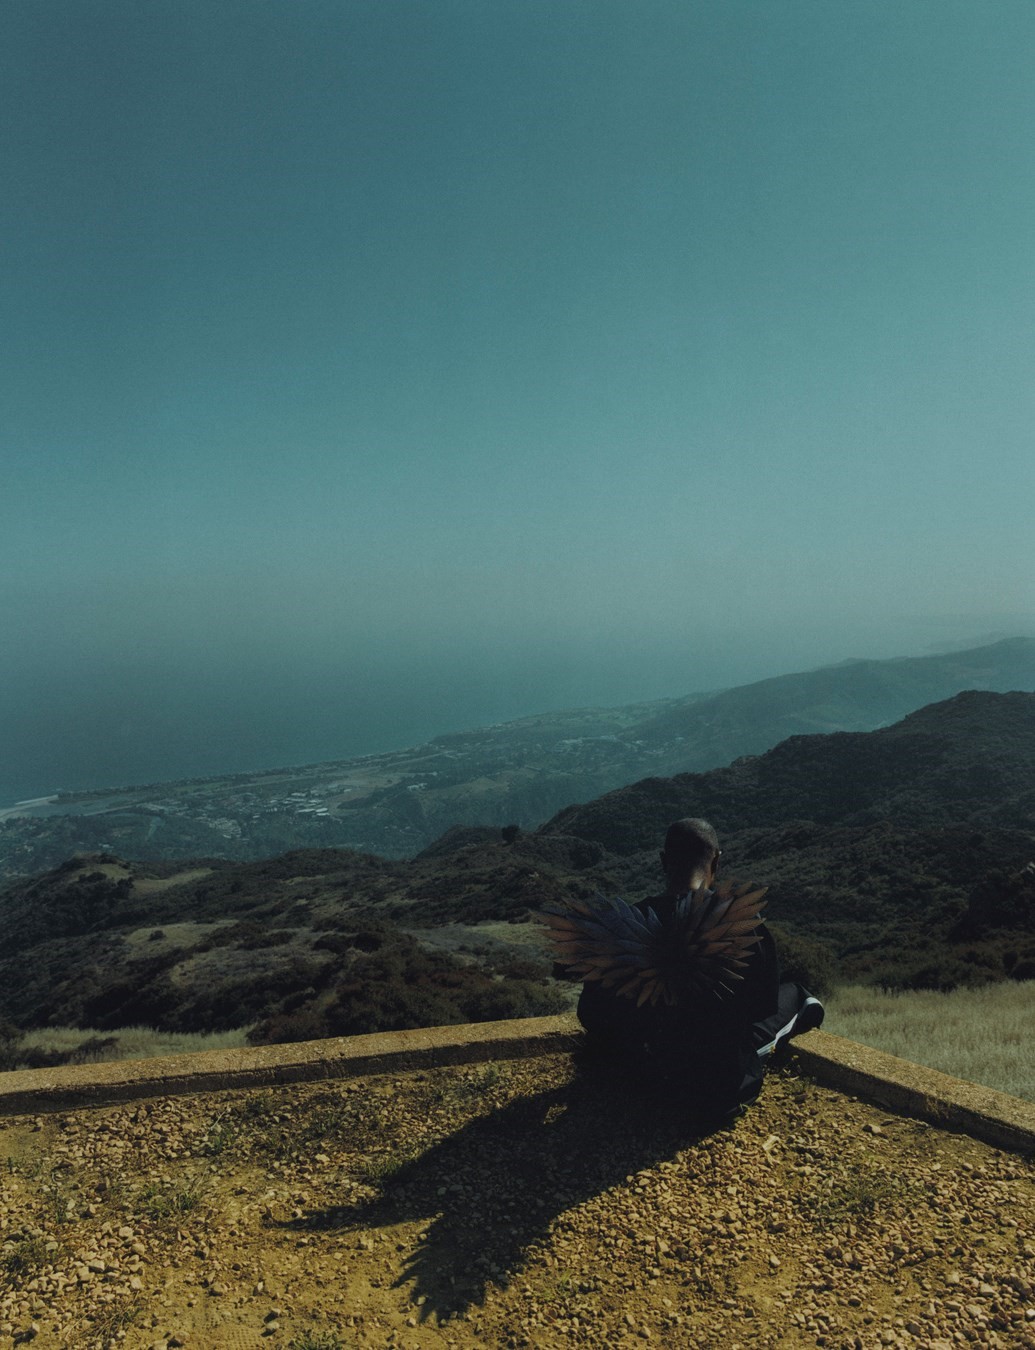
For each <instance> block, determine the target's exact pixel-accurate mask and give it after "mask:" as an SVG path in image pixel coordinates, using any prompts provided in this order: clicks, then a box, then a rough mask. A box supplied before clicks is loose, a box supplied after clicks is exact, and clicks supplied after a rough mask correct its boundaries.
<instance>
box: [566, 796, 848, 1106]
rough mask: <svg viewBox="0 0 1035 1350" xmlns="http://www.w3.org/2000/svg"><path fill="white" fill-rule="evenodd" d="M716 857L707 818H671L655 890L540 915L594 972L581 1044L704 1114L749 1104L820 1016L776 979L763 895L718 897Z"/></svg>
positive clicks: (578, 962) (810, 1001)
mask: <svg viewBox="0 0 1035 1350" xmlns="http://www.w3.org/2000/svg"><path fill="white" fill-rule="evenodd" d="M719 857H720V849H719V841H718V839H717V837H716V834H715V831H714V829H713V828H712V827H711V825H709V824H708V822H707V821H705V820H696V819H685V820H677V821H676V822H675V823H674V824H672V825H670V826H669V829H668V832H667V834H666V836H665V847H664V849H663V850H662V853H661V865H662V868H663V870H664V873H665V889H664V891H663V892H662V893H661V895H657V896H654V897H652V898H651V899H648V900H642V901H640V903H639V904H637V905H635V906H632V907H627V906H624V904H623V902H621V901H611V902H604V903H605V905H606V907H605V908H603V909H600V910H597V911H595V912H594V911H592V907H587V908H584V909H583V910H582V911H581V915H582V916H583V917H582V918H579V917H578V916H573V915H572V913H571V911H570V910H569V911H568V912H567V914H566V916H561V917H556V915H557V912H556V911H555V918H554V919H551V917H550V915H549V913H548V914H547V915H546V917H547V921H548V922H551V923H552V925H553V927H554V928H555V933H554V936H555V940H558V939H559V945H560V946H561V947H562V950H566V952H567V956H568V961H569V964H573V965H574V966H575V968H576V969H577V970H579V972H580V973H582V974H586V975H588V976H589V978H587V979H586V982H585V984H584V986H583V990H582V995H581V997H580V999H579V1005H578V1016H579V1020H580V1021H581V1023H582V1025H583V1026H584V1027H585V1029H586V1032H587V1046H588V1048H589V1049H590V1050H591V1051H593V1052H596V1053H598V1054H600V1055H601V1056H603V1057H605V1058H609V1059H611V1060H613V1061H616V1062H617V1063H619V1064H624V1065H625V1066H626V1067H627V1068H631V1069H634V1070H635V1071H636V1072H637V1073H638V1074H643V1073H646V1074H647V1076H648V1077H649V1078H651V1079H653V1080H654V1081H655V1082H656V1083H657V1085H658V1086H659V1087H660V1088H662V1089H663V1090H664V1091H665V1092H666V1093H668V1094H671V1095H673V1096H676V1097H678V1098H679V1099H681V1100H685V1101H687V1102H688V1103H692V1104H693V1105H694V1106H695V1107H696V1108H697V1109H698V1110H699V1111H700V1112H701V1113H702V1114H706V1115H725V1114H728V1113H735V1112H736V1111H737V1110H738V1109H739V1108H740V1107H742V1106H744V1105H746V1104H748V1103H749V1102H752V1101H754V1100H755V1098H756V1097H757V1096H758V1093H759V1090H760V1089H761V1086H762V1078H763V1075H764V1073H765V1069H766V1066H767V1065H768V1064H769V1063H770V1062H771V1060H772V1056H773V1055H774V1053H777V1052H778V1051H780V1050H781V1048H783V1047H785V1046H786V1044H787V1042H788V1041H789V1040H790V1038H791V1037H792V1036H795V1035H798V1034H799V1033H800V1032H803V1031H808V1030H809V1029H810V1028H812V1027H816V1026H819V1024H820V1022H822V1020H823V1006H822V1004H821V1003H820V1002H819V1000H818V999H816V998H814V997H813V996H812V995H811V994H809V992H808V991H807V990H806V989H805V988H803V986H802V985H800V984H797V983H791V982H785V983H781V981H780V971H779V964H778V961H777V957H776V947H775V944H774V942H773V937H772V934H771V933H770V932H769V930H768V929H767V928H766V926H765V923H764V921H763V920H762V919H761V917H760V916H759V915H758V913H757V909H758V906H757V903H755V902H756V901H757V899H758V898H759V897H760V895H761V892H759V891H756V892H752V893H750V894H748V893H747V890H741V891H739V892H733V891H726V890H725V888H720V890H719V892H717V893H716V892H713V890H712V888H713V887H714V885H715V878H716V873H717V870H718V864H719ZM618 907H621V908H620V909H619V908H618ZM630 909H631V910H633V911H635V915H634V914H632V913H630ZM637 916H638V917H637ZM565 925H567V927H566V928H565ZM558 928H560V929H561V930H562V931H561V932H560V933H558V931H557V930H558ZM590 930H592V932H591V931H590ZM616 931H617V932H618V938H619V940H618V941H617V942H616V941H615V938H614V935H615V932H616ZM565 933H567V934H568V936H567V937H565ZM572 933H574V934H575V936H574V937H572V936H571V934H572ZM601 933H602V934H603V936H601ZM587 934H589V936H587ZM609 941H610V942H611V944H612V947H613V948H614V949H615V951H616V953H617V955H616V957H615V960H616V962H617V964H615V965H612V966H608V964H607V960H608V956H607V953H608V942H609ZM637 942H642V952H643V954H642V956H641V955H640V953H639V952H637V951H636V943H637ZM573 944H574V945H573ZM630 952H632V953H633V955H632V956H630ZM716 952H718V955H716V954H715V953H716ZM573 954H574V956H575V961H574V962H572V961H571V957H572V955H573ZM702 968H707V969H706V973H705V974H704V975H702V974H701V971H702ZM631 969H634V970H635V973H634V978H632V979H629V978H627V977H628V976H629V972H630V970H631ZM716 970H718V972H719V974H718V975H717V976H716V975H715V973H714V972H715V971H716ZM658 971H660V972H661V974H660V976H657V975H656V972H658ZM709 972H710V973H709ZM659 980H660V983H659Z"/></svg>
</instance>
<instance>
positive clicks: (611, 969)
mask: <svg viewBox="0 0 1035 1350" xmlns="http://www.w3.org/2000/svg"><path fill="white" fill-rule="evenodd" d="M764 894H765V887H761V888H759V887H752V886H740V887H737V886H735V885H734V884H733V883H732V882H724V883H723V884H722V885H721V886H718V887H716V889H715V890H709V889H707V888H706V887H701V888H700V889H699V890H696V891H691V892H689V894H687V895H685V896H683V897H682V898H681V899H679V900H678V901H677V902H676V905H675V910H674V912H673V914H672V916H671V917H670V918H668V919H665V920H662V919H660V918H659V917H658V915H657V913H656V912H655V911H654V910H653V909H650V908H648V909H647V910H646V911H645V912H641V911H640V910H639V909H635V908H634V907H633V906H632V905H629V904H627V903H626V902H625V901H624V900H621V899H619V898H618V897H617V896H615V897H607V896H602V895H598V896H595V897H594V898H593V899H592V900H561V901H557V902H556V903H554V904H551V905H547V906H545V907H544V908H543V909H542V910H541V911H540V914H539V917H540V918H541V919H542V921H543V922H544V923H545V924H546V925H547V926H548V928H549V936H550V938H551V941H552V942H553V946H554V951H555V955H556V959H557V960H558V962H560V963H561V964H562V965H564V966H567V967H568V970H569V972H570V973H571V974H572V975H577V976H579V977H581V978H582V979H584V980H598V981H599V982H600V983H601V984H602V985H603V986H604V988H612V989H614V991H615V993H617V994H621V995H623V996H624V997H626V998H631V999H635V1001H636V1003H637V1004H638V1005H639V1004H643V1003H650V1004H652V1005H654V1004H657V1003H659V1002H664V1003H667V1004H674V1003H678V1002H679V1000H680V999H681V998H683V997H686V996H689V995H691V994H695V993H698V992H702V991H704V992H707V991H711V992H714V993H716V994H719V995H721V994H722V993H723V992H732V986H733V983H734V982H735V981H737V980H740V979H743V976H742V975H741V974H740V971H741V970H742V969H743V968H744V966H745V965H746V964H747V960H748V957H749V956H750V954H751V948H752V947H753V946H754V945H755V944H756V943H757V942H759V941H760V939H761V934H760V932H759V927H760V925H761V922H762V916H761V911H762V909H764V908H765V901H764V900H762V896H763V895H764Z"/></svg>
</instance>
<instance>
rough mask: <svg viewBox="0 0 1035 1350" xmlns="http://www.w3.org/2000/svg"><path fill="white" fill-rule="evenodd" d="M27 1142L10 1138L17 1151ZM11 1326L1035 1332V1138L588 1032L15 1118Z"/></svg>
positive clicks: (314, 1337) (438, 1342) (529, 1342)
mask: <svg viewBox="0 0 1035 1350" xmlns="http://www.w3.org/2000/svg"><path fill="white" fill-rule="evenodd" d="M5 1159H6V1162H4V1160H5ZM0 1165H2V1167H3V1171H2V1184H0V1243H2V1251H0V1350H7V1347H8V1346H11V1345H14V1344H18V1345H21V1344H31V1345H32V1346H33V1350H45V1348H47V1350H49V1348H50V1347H61V1350H66V1348H67V1350H78V1348H79V1347H83V1348H84V1350H85V1348H86V1347H109V1346H112V1347H126V1350H143V1348H145V1347H162V1350H175V1348H176V1347H179V1346H184V1347H190V1350H221V1348H222V1347H226V1348H227V1350H236V1348H237V1347H242V1348H245V1347H248V1348H251V1347H260V1346H265V1345H269V1346H271V1347H276V1346H280V1347H284V1348H285V1350H286V1348H288V1347H291V1348H292V1350H335V1348H337V1347H353V1346H385V1347H389V1346H390V1347H394V1348H395V1350H424V1348H425V1347H455V1348H456V1350H468V1348H469V1347H475V1346H479V1347H480V1346H487V1347H495V1346H501V1347H506V1348H507V1350H519V1348H520V1350H524V1348H525V1347H533V1346H534V1347H540V1346H542V1347H554V1346H589V1347H600V1348H601V1350H604V1347H614V1348H615V1350H617V1348H618V1347H637V1348H639V1350H642V1347H643V1346H644V1345H645V1344H646V1345H654V1346H672V1347H677V1346H678V1347H690V1348H691V1350H697V1348H698V1347H701V1348H702V1350H710V1348H711V1347H715V1350H737V1348H738V1347H744V1348H745V1350H746V1347H756V1346H757V1347H761V1346H828V1347H853V1348H859V1350H861V1348H862V1347H866V1348H869V1347H885V1346H910V1347H914V1346H915V1347H930V1348H931V1350H934V1348H936V1347H937V1348H938V1350H943V1348H945V1347H954V1346H957V1345H961V1346H962V1345H973V1346H983V1345H989V1346H1003V1347H1035V1166H1033V1164H1032V1161H1031V1160H1030V1159H1023V1158H1020V1157H1017V1156H1014V1155H1011V1154H1006V1153H1001V1152H998V1151H997V1150H995V1149H992V1148H989V1147H987V1146H985V1145H983V1144H980V1143H977V1142H975V1141H974V1140H971V1139H969V1138H967V1137H965V1136H961V1135H953V1134H948V1133H945V1132H942V1131H939V1130H937V1129H933V1128H931V1127H929V1126H927V1125H924V1124H922V1123H919V1122H917V1121H913V1120H909V1119H905V1118H901V1117H898V1116H893V1115H889V1114H888V1113H887V1112H884V1111H882V1110H879V1109H876V1108H874V1107H871V1106H868V1105H865V1104H862V1103H860V1102H857V1101H855V1100H852V1099H850V1098H845V1097H842V1096H840V1095H838V1094H836V1093H834V1092H831V1091H827V1090H826V1089H823V1088H820V1087H817V1086H816V1085H814V1084H813V1083H811V1082H809V1081H807V1080H804V1079H800V1078H798V1077H796V1076H795V1075H794V1073H793V1071H784V1072H783V1073H781V1074H777V1075H774V1076H773V1077H772V1078H771V1080H770V1081H769V1082H768V1083H767V1084H766V1088H765V1091H764V1093H763V1096H762V1099H761V1100H760V1102H759V1103H758V1104H757V1105H756V1106H755V1107H753V1108H752V1109H751V1111H750V1112H749V1113H748V1114H747V1115H746V1116H745V1117H743V1118H742V1119H741V1120H739V1121H738V1122H737V1123H736V1125H735V1126H733V1127H732V1128H728V1129H726V1130H723V1131H720V1132H717V1133H714V1134H711V1135H707V1136H703V1137H702V1136H701V1134H700V1132H699V1131H696V1132H695V1131H694V1129H693V1128H692V1127H690V1126H689V1125H688V1123H687V1121H686V1118H685V1113H684V1112H682V1111H680V1110H677V1109H675V1108H673V1107H671V1106H668V1105H665V1104H664V1103H658V1102H646V1101H644V1100H643V1099H642V1098H641V1097H640V1096H639V1094H637V1093H634V1092H632V1091H630V1090H629V1089H628V1086H626V1087H623V1086H622V1085H615V1084H613V1083H610V1082H602V1081H600V1080H599V1079H595V1078H593V1077H586V1076H585V1075H580V1074H576V1073H575V1072H574V1071H573V1068H572V1063H571V1060H570V1057H567V1056H555V1057H549V1058H545V1059H539V1060H535V1061H516V1062H505V1063H499V1064H490V1065H479V1066H475V1067H465V1068H452V1069H438V1070H434V1071H431V1072H427V1073H414V1074H407V1075H399V1076H394V1077H381V1078H369V1079H364V1080H358V1081H350V1082H344V1083H336V1084H326V1083H324V1084H318V1085H304V1086H298V1087H288V1088H276V1089H272V1090H262V1091H239V1092H228V1093H215V1094H206V1095H202V1096H198V1097H193V1098H187V1097H179V1098H161V1099H155V1100H152V1101H149V1102H144V1103H140V1104H133V1105H129V1106H123V1107H118V1108H108V1109H104V1110H91V1111H80V1112H76V1113H71V1114H65V1115H59V1116H53V1117H39V1118H36V1119H32V1118H17V1119H11V1120H8V1121H6V1122H0Z"/></svg>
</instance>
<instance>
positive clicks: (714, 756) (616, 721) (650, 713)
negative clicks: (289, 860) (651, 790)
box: [0, 637, 1035, 877]
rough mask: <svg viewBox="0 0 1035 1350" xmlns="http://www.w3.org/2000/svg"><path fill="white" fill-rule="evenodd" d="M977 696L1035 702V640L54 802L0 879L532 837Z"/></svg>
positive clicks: (22, 824) (41, 809) (19, 840)
mask: <svg viewBox="0 0 1035 1350" xmlns="http://www.w3.org/2000/svg"><path fill="white" fill-rule="evenodd" d="M975 687H983V688H992V689H996V690H998V691H1000V692H1002V691H1005V690H1006V689H1012V688H1021V689H1035V639H1032V638H1024V637H1020V638H1008V639H1003V640H1001V641H999V642H996V643H993V644H989V645H987V646H983V647H978V648H973V649H968V650H966V651H962V652H951V653H942V654H937V655H932V656H922V657H897V658H894V659H891V660H882V661H874V660H866V659H858V660H852V661H849V662H841V663H839V664H838V665H836V666H827V667H820V668H819V669H817V670H813V671H805V672H799V673H797V674H791V675H779V676H773V677H771V678H769V679H767V680H762V681H756V682H755V683H753V684H750V685H741V686H737V687H735V688H732V689H728V690H721V691H718V692H712V693H698V694H691V695H687V696H685V697H683V698H678V699H663V700H658V701H655V702H650V703H637V704H627V705H623V706H622V707H618V708H611V709H568V710H566V711H565V712H561V713H551V714H540V715H535V716H531V717H527V718H521V719H517V720H515V721H513V722H507V723H501V724H497V725H496V726H494V727H488V728H480V729H478V728H476V729H474V730H472V731H468V732H454V733H449V734H446V735H444V736H440V737H436V738H435V739H434V740H433V741H430V742H428V743H427V744H426V745H423V746H418V747H415V748H414V749H412V750H408V751H394V752H391V753H388V754H385V755H382V756H377V755H372V756H371V755H368V756H363V757H361V758H360V759H356V760H342V761H328V762H327V763H325V764H319V765H312V766H307V767H302V768H295V769H292V768H287V769H277V770H273V769H270V770H264V771H262V772H261V773H257V774H252V775H241V774H234V775H228V776H227V777H226V778H216V779H198V780H186V781H184V782H181V783H178V784H177V783H171V784H150V785H147V786H145V787H141V788H137V789H128V788H122V789H111V790H104V791H98V792H94V793H79V794H63V795H61V797H60V798H59V799H58V800H49V801H43V802H39V803H36V804H35V805H31V806H30V807H28V808H26V809H24V810H22V811H21V812H14V811H12V810H11V809H10V808H9V809H8V810H7V811H6V812H0V877H3V876H15V875H31V874H33V873H35V872H38V871H41V870H43V869H44V868H47V867H53V866H56V865H57V864H58V863H60V862H61V861H62V860H63V859H64V858H66V857H68V856H69V855H71V854H72V853H75V852H103V851H105V850H111V851H114V852H117V853H121V854H123V855H125V856H130V857H135V858H139V859H143V860H149V861H163V860H164V861H174V860H177V859H184V858H190V857H198V856H206V857H223V858H228V859H236V860H240V861H247V860H258V859H260V858H262V857H268V856H270V855H271V854H274V853H278V852H282V851H285V850H289V849H293V848H300V847H316V848H324V847H349V848H354V849H358V850H360V851H366V852H373V853H377V854H379V855H381V856H385V857H394V858H402V857H412V856H414V855H416V854H418V853H420V852H421V851H422V850H423V849H425V848H428V847H430V846H431V845H433V844H434V842H435V841H436V840H437V839H438V838H439V837H440V836H441V835H442V834H443V832H444V831H446V830H447V829H449V828H450V827H452V826H454V825H463V826H469V827H474V826H483V827H484V826H495V827H502V826H504V825H510V824H514V825H518V826H520V827H522V828H524V829H533V828H536V827H537V826H539V825H540V824H541V823H542V822H543V821H545V820H547V819H549V818H550V817H551V816H553V815H554V814H555V813H556V812H557V811H559V810H561V809H563V808H565V807H567V806H568V805H569V804H570V803H571V802H575V801H585V800H587V799H589V798H595V797H597V796H599V795H600V794H602V793H606V792H608V791H610V790H612V789H616V788H618V787H621V786H623V785H624V784H628V783H630V782H632V781H634V780H636V779H639V778H642V777H644V776H645V775H654V776H671V775H673V774H678V773H684V772H689V771H695V772H700V771H704V770H707V769H710V768H715V767H719V766H722V765H726V764H728V763H729V762H730V761H731V760H734V759H736V758H738V757H740V756H743V755H746V754H752V755H754V754H759V753H761V752H762V751H764V750H767V749H769V748H770V747H771V746H772V745H774V744H776V743H778V742H779V741H781V740H784V739H786V738H787V737H788V736H789V735H794V734H814V733H815V732H816V731H818V730H822V731H826V732H835V731H865V730H872V729H874V728H876V727H879V726H881V725H884V724H887V723H889V722H894V721H896V720H898V718H900V717H902V716H904V715H905V714H906V713H908V712H910V711H912V710H913V709H914V708H916V707H918V706H920V705H922V704H925V703H931V702H935V701H938V700H939V699H942V698H945V697H948V696H950V695H952V694H955V693H957V692H959V691H960V690H961V689H964V688H975ZM4 816H6V817H7V818H6V819H3V817H4Z"/></svg>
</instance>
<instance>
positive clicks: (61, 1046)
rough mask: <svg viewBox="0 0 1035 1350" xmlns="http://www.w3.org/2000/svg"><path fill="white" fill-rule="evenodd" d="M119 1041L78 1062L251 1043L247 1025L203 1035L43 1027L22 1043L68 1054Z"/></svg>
mask: <svg viewBox="0 0 1035 1350" xmlns="http://www.w3.org/2000/svg"><path fill="white" fill-rule="evenodd" d="M110 1038H115V1040H116V1044H115V1045H110V1046H107V1047H105V1048H104V1049H103V1050H102V1049H100V1048H98V1050H97V1051H96V1052H95V1053H89V1052H88V1053H86V1054H84V1055H83V1057H82V1059H81V1060H79V1061H77V1062H80V1063H85V1064H94V1063H100V1062H101V1061H107V1060H114V1059H152V1058H153V1057H154V1056H156V1055H185V1054H190V1053H192V1052H193V1051H195V1050H234V1049H237V1048H238V1047H239V1046H245V1045H247V1044H248V1028H247V1027H238V1028H237V1029H236V1030H234V1031H217V1032H211V1033H209V1034H207V1035H203V1034H201V1033H199V1032H174V1031H155V1029H154V1028H153V1027H119V1028H118V1030H116V1031H94V1030H91V1029H89V1028H82V1027H40V1028H38V1029H37V1030H35V1031H26V1032H25V1033H24V1036H23V1039H22V1041H21V1044H20V1046H19V1049H20V1050H21V1051H23V1052H26V1053H27V1052H28V1051H30V1050H34V1049H38V1050H47V1051H59V1052H61V1053H62V1054H68V1053H69V1052H71V1051H74V1050H76V1049H77V1048H78V1047H79V1046H81V1045H82V1044H83V1043H84V1042H85V1041H90V1040H97V1041H107V1040H109V1039H110Z"/></svg>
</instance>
